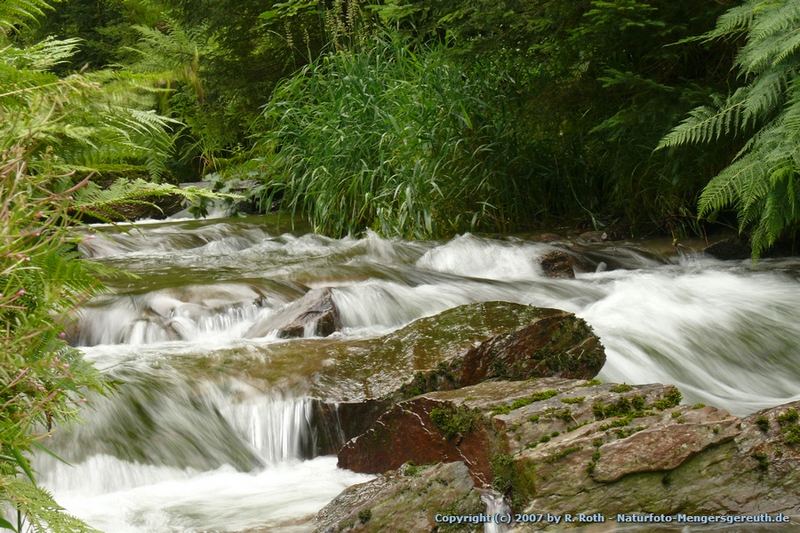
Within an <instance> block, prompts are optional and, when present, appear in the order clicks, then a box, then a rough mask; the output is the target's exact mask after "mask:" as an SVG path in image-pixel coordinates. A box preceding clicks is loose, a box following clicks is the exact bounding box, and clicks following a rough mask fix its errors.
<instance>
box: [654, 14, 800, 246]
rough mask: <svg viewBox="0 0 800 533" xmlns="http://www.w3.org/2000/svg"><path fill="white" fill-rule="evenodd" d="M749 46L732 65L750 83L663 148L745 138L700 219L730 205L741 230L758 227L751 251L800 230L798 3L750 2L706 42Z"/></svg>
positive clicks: (691, 120) (698, 112)
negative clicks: (741, 40)
mask: <svg viewBox="0 0 800 533" xmlns="http://www.w3.org/2000/svg"><path fill="white" fill-rule="evenodd" d="M740 37H743V38H744V40H745V42H744V45H743V46H742V47H741V48H740V49H739V52H738V53H737V55H736V59H735V65H736V68H737V69H738V70H739V72H740V73H741V78H742V79H743V80H744V81H745V84H744V85H743V86H742V87H740V88H738V89H737V90H736V91H735V92H733V93H732V94H730V95H729V96H728V97H727V98H718V99H716V101H715V102H714V103H713V104H712V105H707V106H702V107H698V108H697V109H695V110H694V111H692V112H691V114H690V115H689V117H688V118H687V119H686V120H685V121H684V122H683V123H682V124H681V125H680V126H678V127H676V128H675V129H674V130H673V131H672V132H671V133H670V134H669V135H667V136H666V137H665V138H664V139H663V140H662V142H661V146H662V147H668V146H679V145H685V144H695V143H698V144H699V143H711V142H720V141H721V139H722V138H723V137H725V136H736V135H737V134H738V135H740V136H743V137H745V138H746V139H747V142H746V143H745V144H744V147H743V148H742V150H741V151H740V152H739V154H738V155H737V156H736V158H735V159H734V161H733V162H732V163H731V164H730V165H729V166H727V167H726V168H725V169H724V170H723V171H722V172H720V173H719V174H717V175H716V176H715V177H714V178H713V179H712V180H711V181H710V182H709V183H708V185H707V186H706V187H705V189H704V190H703V194H702V196H701V197H700V205H699V211H700V215H701V216H704V215H708V214H709V213H712V212H717V211H719V210H721V209H723V208H726V207H729V206H733V207H735V208H736V211H737V212H738V216H739V217H738V218H739V227H740V230H742V231H744V230H746V229H749V228H751V227H752V228H753V231H752V246H753V253H754V254H755V255H758V254H760V253H762V252H763V251H764V250H766V249H767V248H769V247H770V246H771V245H773V244H774V243H775V241H776V240H777V239H778V238H779V237H780V236H781V235H782V234H784V233H785V232H796V231H797V228H798V225H800V4H799V3H797V2H794V1H791V0H783V1H772V0H770V1H765V0H750V1H747V2H745V3H744V4H743V5H741V6H738V7H736V8H733V9H731V10H730V11H728V12H727V13H726V14H725V15H724V16H723V17H720V19H719V22H718V23H717V26H716V27H715V28H714V29H713V30H711V31H709V32H708V33H706V34H705V35H704V36H703V38H705V39H707V40H717V39H737V38H740Z"/></svg>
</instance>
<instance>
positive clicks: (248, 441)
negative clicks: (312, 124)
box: [36, 216, 800, 533]
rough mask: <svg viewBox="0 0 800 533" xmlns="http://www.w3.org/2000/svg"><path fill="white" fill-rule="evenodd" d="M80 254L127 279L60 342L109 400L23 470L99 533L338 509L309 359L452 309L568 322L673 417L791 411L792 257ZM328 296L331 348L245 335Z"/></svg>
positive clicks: (796, 266)
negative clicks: (90, 369) (676, 407)
mask: <svg viewBox="0 0 800 533" xmlns="http://www.w3.org/2000/svg"><path fill="white" fill-rule="evenodd" d="M554 249H564V250H566V251H567V252H569V253H571V254H573V255H575V256H576V257H577V258H578V259H579V260H580V264H581V265H583V270H584V272H579V273H578V274H577V275H576V279H550V278H547V277H545V276H544V274H543V272H542V271H541V268H540V266H539V262H538V258H540V257H541V256H542V255H543V254H546V253H548V252H550V251H552V250H554ZM80 250H81V252H82V253H83V254H84V255H85V256H86V257H88V258H91V259H94V260H97V261H100V262H102V263H104V264H106V265H109V266H113V267H116V268H118V269H121V270H123V271H126V272H130V273H133V274H136V277H135V278H133V277H127V278H120V279H115V280H114V281H113V282H111V283H110V289H111V290H110V291H109V292H108V293H107V294H105V295H102V296H100V297H98V298H96V299H95V300H93V301H92V302H90V303H89V304H88V305H87V306H86V307H85V308H83V309H82V310H80V312H79V314H78V317H77V323H76V325H75V326H74V327H73V328H72V330H71V335H72V337H74V342H75V344H76V345H78V346H79V347H80V349H81V350H82V351H83V352H84V353H85V356H86V358H87V359H89V360H91V361H92V362H93V363H94V364H95V365H96V366H97V367H98V368H99V369H101V371H103V372H104V373H106V374H107V375H108V376H109V377H110V378H112V379H113V380H114V381H115V382H117V383H118V386H117V391H116V392H115V394H113V395H112V396H110V397H107V398H97V399H95V400H94V401H92V402H90V405H89V406H88V407H87V408H86V409H84V411H83V413H82V419H83V420H82V423H81V424H79V425H76V426H74V427H65V428H60V429H59V430H58V431H57V432H56V435H55V436H54V437H53V439H52V441H51V442H50V443H48V446H50V447H51V448H53V449H54V450H55V451H56V453H58V454H59V455H60V456H61V457H63V458H64V459H66V460H67V461H68V462H69V463H70V465H71V466H70V465H67V464H65V463H62V462H59V461H56V460H55V459H53V458H51V457H49V456H39V457H37V458H36V467H37V470H38V472H39V475H40V479H41V481H42V484H43V485H44V486H45V487H47V488H48V489H49V490H51V491H52V492H53V493H54V495H55V497H56V500H57V501H58V502H59V503H60V504H62V505H63V506H64V507H66V508H67V509H68V510H69V511H70V512H72V513H73V514H75V515H77V516H78V517H80V518H82V519H84V520H85V521H87V522H88V523H89V524H90V525H92V526H94V527H96V528H98V529H100V530H102V531H106V532H110V533H127V532H137V533H138V532H183V531H252V532H256V531H267V530H268V531H307V530H308V529H309V525H308V520H309V518H310V517H311V516H312V515H313V514H314V513H316V512H317V511H318V510H319V509H321V508H322V507H323V506H324V505H326V504H327V503H328V502H329V501H330V500H332V499H333V498H334V497H335V496H336V495H337V494H338V493H340V492H341V491H342V490H343V489H345V488H346V487H348V486H350V485H353V484H355V483H361V482H364V481H367V480H369V479H371V476H366V475H362V474H356V473H353V472H350V471H346V470H341V469H338V468H337V467H336V458H335V457H334V456H315V452H314V450H315V442H316V439H317V435H316V429H315V426H314V420H313V416H312V409H311V401H312V400H311V399H310V397H309V394H310V393H309V391H310V385H309V383H310V381H311V379H312V377H313V371H314V367H313V366H309V365H307V364H304V361H305V360H306V359H305V358H304V354H306V350H308V347H309V346H311V345H312V344H313V343H322V342H326V343H331V342H348V341H352V340H357V339H366V338H373V337H377V336H380V335H383V334H386V333H388V332H391V331H393V330H396V329H397V328H400V327H402V326H404V325H406V324H408V323H410V322H412V321H414V320H415V319H418V318H421V317H425V316H431V315H435V314H437V313H439V312H441V311H443V310H445V309H449V308H452V307H454V306H457V305H461V304H466V303H472V302H479V301H490V300H505V301H512V302H518V303H524V304H530V305H535V306H541V307H555V308H560V309H565V310H568V311H571V312H574V313H576V314H577V315H578V316H580V317H582V318H584V319H585V320H586V321H587V322H588V323H589V324H590V325H591V326H592V327H593V328H594V330H595V332H596V333H597V334H598V336H599V337H600V339H601V341H602V342H603V344H604V346H605V348H606V353H607V357H608V360H607V363H606V365H605V367H604V368H603V370H602V372H601V373H600V375H599V378H600V379H601V380H603V381H609V382H626V383H631V384H644V383H655V382H658V383H672V384H675V385H677V386H678V388H679V389H680V390H681V391H682V392H683V395H684V401H685V402H688V403H697V402H702V403H705V404H708V405H714V406H718V407H722V408H725V409H728V410H729V411H731V412H732V413H734V414H737V415H746V414H749V413H752V412H754V411H756V410H759V409H762V408H765V407H771V406H775V405H778V404H782V403H785V402H788V401H792V400H798V399H800V321H798V320H797V318H798V317H799V316H800V258H784V259H770V260H763V261H761V262H760V263H758V264H756V265H754V264H752V263H751V262H750V261H749V260H746V261H719V260H715V259H711V258H708V257H705V256H703V255H702V254H695V253H683V254H670V255H662V254H659V253H655V252H653V251H649V249H648V248H647V247H646V246H644V244H643V243H627V244H620V243H594V244H593V243H585V244H584V245H582V246H568V245H566V244H555V243H553V244H544V243H538V242H534V241H532V240H529V239H526V238H522V237H503V238H489V237H479V236H475V235H470V234H465V235H461V236H458V237H456V238H454V239H452V240H450V241H447V242H433V241H431V242H419V241H414V242H409V241H402V240H387V239H382V238H380V237H378V236H377V235H375V234H371V233H370V234H367V235H366V236H365V237H364V238H360V239H356V238H345V239H330V238H326V237H323V236H320V235H315V234H311V233H306V232H305V231H303V228H302V227H301V228H297V229H295V230H292V229H291V226H290V225H289V224H288V220H287V219H285V218H284V219H281V218H279V217H276V216H268V217H249V218H239V219H210V220H202V221H171V222H166V223H153V224H142V225H136V226H117V227H102V226H100V227H94V228H91V231H90V232H89V234H88V235H87V236H86V238H85V239H84V241H83V242H82V243H81V245H80ZM322 287H331V288H332V291H333V300H334V302H335V304H336V306H337V307H338V309H339V310H340V314H341V318H342V323H343V330H342V332H341V333H336V334H334V336H333V337H331V338H328V339H325V340H322V339H316V340H315V339H298V340H288V341H287V340H282V339H278V338H277V337H276V336H275V335H274V334H270V335H267V336H266V337H261V338H247V337H246V333H247V331H248V330H249V328H250V327H251V326H252V325H253V324H254V323H255V322H256V321H258V320H260V319H263V318H264V317H267V316H269V315H270V314H272V313H275V312H276V311H278V310H280V309H281V308H282V307H284V306H285V305H287V304H289V303H290V302H292V301H294V300H296V299H298V298H300V297H301V296H302V295H303V294H304V292H305V291H307V290H308V289H309V288H322ZM309 343H311V344H309ZM278 348H280V350H282V351H281V352H280V353H281V354H282V355H281V357H282V358H281V359H279V358H278V356H277V355H276V353H277V352H276V351H275V350H276V349H278ZM286 361H288V363H287V362H286ZM252 369H258V370H257V371H256V370H252Z"/></svg>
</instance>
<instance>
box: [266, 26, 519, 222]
mask: <svg viewBox="0 0 800 533" xmlns="http://www.w3.org/2000/svg"><path fill="white" fill-rule="evenodd" d="M493 98H495V97H494V96H493V95H492V93H491V90H490V87H488V86H487V85H486V83H485V82H484V81H483V80H481V79H480V78H472V79H470V78H467V77H465V76H464V75H463V73H462V72H460V71H459V70H457V69H456V68H455V67H454V66H453V65H452V64H450V63H449V61H448V60H447V56H446V50H444V49H443V48H442V47H438V48H437V49H420V50H418V51H416V52H413V51H411V50H409V49H408V48H407V47H405V46H403V43H402V42H400V41H399V40H398V39H394V40H392V39H390V38H376V39H375V41H374V42H370V43H368V44H367V45H366V46H365V47H364V48H363V50H359V51H355V52H351V51H348V50H345V51H342V52H339V53H337V54H334V55H331V56H325V57H323V58H321V59H319V60H318V61H316V62H314V63H313V64H312V65H310V66H309V67H307V68H305V69H303V70H302V71H301V72H300V73H299V74H298V75H296V76H295V77H293V78H291V79H290V80H289V81H287V82H286V83H284V84H282V85H281V86H280V87H279V88H278V89H277V91H276V92H275V94H274V95H273V99H272V101H271V102H270V105H269V106H268V107H267V108H266V110H265V118H266V121H265V122H266V123H265V125H264V126H262V127H264V128H265V133H264V134H263V136H261V137H260V138H259V143H260V145H259V149H260V150H261V151H265V152H268V154H267V155H266V156H265V157H263V158H261V159H258V160H257V162H258V163H260V168H264V169H265V170H266V172H269V173H271V174H272V175H273V176H275V177H274V178H273V179H272V180H271V181H270V182H269V187H268V188H266V189H265V194H266V195H267V196H270V195H274V194H280V195H282V196H283V198H284V204H285V205H287V206H289V207H291V208H294V209H300V210H301V211H302V212H304V213H307V214H308V215H309V217H310V219H311V220H312V222H313V223H314V226H315V228H316V229H317V230H318V231H322V232H325V233H332V234H335V235H343V234H346V233H348V232H358V231H360V230H361V229H363V228H365V227H371V228H372V229H374V230H377V231H379V232H381V233H383V234H389V235H402V236H406V237H426V236H429V235H431V234H443V233H450V232H455V231H461V230H465V229H470V228H474V227H483V228H497V227H502V225H503V221H502V220H501V217H502V215H503V214H504V213H505V212H507V211H508V210H509V209H510V208H511V207H509V206H510V205H511V204H513V203H514V202H517V201H519V197H518V196H515V194H514V191H513V189H511V188H510V187H509V188H505V187H503V180H502V175H501V171H502V170H503V165H498V164H497V163H498V158H497V157H494V155H493V154H492V152H493V151H494V146H495V145H496V144H498V142H499V141H500V140H501V138H502V137H503V135H504V132H503V131H502V130H500V129H498V128H497V127H496V126H495V124H494V123H493V121H492V120H491V114H492V112H493V110H494V108H495V107H496V105H497V104H496V103H495V102H490V100H491V99H493Z"/></svg>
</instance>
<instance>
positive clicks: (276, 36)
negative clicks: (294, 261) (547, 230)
mask: <svg viewBox="0 0 800 533" xmlns="http://www.w3.org/2000/svg"><path fill="white" fill-rule="evenodd" d="M793 6H794V4H793V3H792V2H788V1H783V2H767V1H766V0H764V1H762V2H756V1H747V2H745V3H744V4H743V5H741V6H736V5H730V4H725V3H708V4H704V5H703V7H702V9H698V8H697V6H696V5H695V4H693V3H691V2H687V1H677V2H676V1H668V0H620V1H614V2H608V1H605V0H581V1H577V2H567V1H564V0H535V1H532V2H518V1H514V0H503V1H501V2H490V1H488V0H471V1H469V2H452V1H450V0H434V1H432V2H428V1H422V0H382V1H375V2H367V1H365V0H332V1H328V2H319V1H318V0H302V1H301V0H289V1H287V2H271V1H270V2H263V1H260V0H258V1H257V0H245V1H244V2H232V1H231V0H221V1H214V2H211V1H205V0H203V1H192V2H189V1H187V0H183V1H179V2H162V1H158V0H147V1H144V0H104V1H102V2H101V1H99V0H73V1H70V2H66V3H65V5H64V9H60V10H59V11H58V12H57V13H53V14H52V15H50V16H48V18H47V21H46V23H45V24H44V25H43V26H42V27H41V28H40V29H39V30H38V36H39V37H43V36H45V35H47V34H48V33H50V32H55V33H56V34H57V35H58V36H59V37H60V38H62V39H63V38H68V37H73V36H75V35H73V34H72V33H71V32H76V34H77V36H79V37H81V38H83V39H84V40H85V42H84V44H83V45H82V46H81V49H80V51H79V52H78V55H74V54H73V55H72V56H71V57H72V59H70V60H69V61H68V62H66V63H65V64H63V65H61V66H59V67H57V68H58V69H62V70H63V69H67V70H70V69H71V70H70V71H71V72H74V71H77V70H79V69H80V68H81V67H82V66H83V65H86V64H88V65H89V72H87V73H85V74H84V76H91V75H93V73H92V72H91V70H92V67H98V66H101V65H107V64H111V63H113V62H121V63H123V64H124V65H126V66H127V70H126V71H125V72H127V73H128V74H129V75H131V76H133V74H132V73H136V74H135V76H138V77H139V79H140V80H141V79H147V80H148V83H149V86H150V87H153V86H155V87H158V88H159V90H158V92H156V93H153V92H151V93H150V94H149V96H148V97H153V96H155V97H157V98H156V100H155V101H156V103H155V109H156V110H157V111H158V112H159V113H160V114H161V115H162V116H166V117H169V119H170V120H175V121H177V122H179V123H180V124H181V125H180V126H178V125H177V123H172V124H171V125H170V127H168V128H163V127H162V128H161V129H162V130H163V131H170V132H171V133H172V134H173V137H172V142H173V145H172V146H174V147H175V148H174V149H173V150H172V152H171V153H169V154H168V155H167V157H166V159H164V162H165V165H164V168H165V171H166V175H168V176H170V177H172V178H173V179H174V178H178V179H184V180H194V179H196V176H198V174H201V175H202V174H211V175H212V177H217V176H218V175H220V174H221V175H222V176H225V177H235V178H247V179H256V180H258V181H259V182H261V184H262V186H261V187H259V188H258V190H257V191H256V193H257V194H258V195H259V196H260V197H261V198H262V199H270V200H280V199H281V198H285V200H284V204H283V207H284V208H289V209H295V210H300V211H302V212H303V213H304V214H305V215H307V216H308V217H309V219H311V220H312V222H314V224H315V226H316V227H317V228H318V229H319V230H321V231H326V232H329V233H332V234H343V233H347V232H358V231H360V230H363V229H365V228H373V229H376V230H378V231H381V232H383V233H386V234H396V235H406V236H416V237H422V236H430V235H440V236H444V235H448V234H451V233H453V232H457V231H463V230H465V229H470V228H475V229H485V230H492V231H510V230H519V229H526V228H530V227H537V226H541V225H545V224H553V223H558V224H564V223H566V224H569V225H581V226H594V227H607V228H611V229H613V230H617V231H618V233H621V234H641V233H644V232H653V231H655V232H660V233H672V234H673V235H680V234H684V233H687V232H700V231H703V224H705V223H707V222H708V221H717V222H721V223H723V224H725V223H727V222H728V221H734V219H732V218H731V217H730V216H729V214H728V212H726V211H725V210H724V208H726V207H734V208H735V209H736V211H738V213H739V221H738V222H739V226H740V228H741V229H742V230H744V231H748V230H750V229H752V230H753V231H754V236H753V237H754V238H753V244H754V251H756V252H757V253H758V252H760V251H762V250H764V249H765V248H766V247H768V246H770V245H771V244H772V243H773V242H774V241H775V240H776V239H777V238H778V237H779V236H780V235H787V234H791V233H792V231H793V228H794V227H795V222H793V221H795V220H796V218H795V217H796V215H795V213H796V209H795V208H794V207H793V205H794V204H793V203H792V202H793V201H792V200H791V199H792V198H794V196H793V192H792V191H794V190H795V185H794V178H791V179H790V178H789V177H788V176H790V175H792V172H791V171H789V170H788V169H790V168H792V167H791V164H789V161H790V159H791V158H792V156H791V154H792V150H793V149H792V147H791V146H790V145H789V144H787V143H791V139H792V138H793V136H792V135H789V134H788V133H791V132H788V131H783V133H782V134H780V135H778V134H777V133H776V134H775V135H774V136H773V135H769V136H766V137H768V138H771V139H773V140H774V139H777V138H778V137H780V138H782V139H783V140H782V141H781V142H780V143H778V144H775V143H770V142H768V141H767V140H765V141H764V142H757V139H760V138H761V134H762V133H764V132H767V131H769V130H771V129H775V128H777V127H778V126H780V127H782V128H788V129H789V130H792V131H795V130H796V128H795V127H794V124H793V122H792V120H791V116H792V114H791V113H790V112H788V111H787V112H786V113H779V112H778V111H780V110H781V109H783V107H784V106H785V104H786V105H788V104H789V103H790V102H792V101H793V100H792V96H791V94H792V87H793V82H792V80H793V77H792V76H793V74H792V73H793V72H794V69H795V62H796V49H797V46H796V39H794V38H793V33H792V32H794V31H796V24H797V21H796V8H795V7H793ZM726 10H728V11H727V12H726ZM720 17H721V18H720ZM718 18H720V19H719V24H718V26H717V28H716V29H713V28H714V25H715V22H716V20H717V19H718ZM697 36H701V37H700V38H698V37H697ZM28 44H30V43H28ZM737 48H738V49H739V51H738V53H737ZM733 62H735V64H736V65H738V67H739V70H740V72H741V74H742V75H741V76H739V77H738V78H737V77H736V76H735V72H732V71H731V70H730V68H729V67H730V65H731V63H733ZM429 71H436V72H439V73H442V75H440V76H433V75H430V73H429ZM107 75H108V74H106V76H107ZM118 75H119V71H118ZM101 83H106V84H107V83H108V82H107V81H103V82H101ZM737 87H739V88H738V89H737ZM726 93H728V94H731V96H730V97H729V98H728V99H725V98H722V97H717V96H715V95H718V94H726ZM141 96H143V95H141V94H140V95H139V97H141ZM715 98H716V100H715ZM715 101H717V102H718V103H719V105H718V106H717V105H715V104H713V102H715ZM710 102H711V105H709V103H710ZM747 102H749V103H747ZM742 106H754V107H752V109H749V110H746V111H745V110H743V109H744V108H743V107H742ZM137 108H140V109H141V108H142V107H141V106H138V107H137ZM692 109H695V111H692V115H691V117H694V118H690V119H689V120H688V121H687V122H686V123H685V124H684V125H683V126H681V128H679V129H678V130H676V131H675V132H674V133H673V134H669V132H670V130H671V129H672V128H673V127H675V125H676V124H678V123H679V122H680V121H681V119H682V118H683V117H685V116H686V114H687V113H689V112H690V111H691V110H692ZM726 110H727V111H726ZM339 111H342V112H339ZM714 116H716V117H717V125H716V126H713V127H711V128H706V129H705V130H703V133H702V134H701V135H693V134H691V131H695V132H699V131H700V129H702V128H704V127H706V126H704V124H708V123H706V122H703V121H704V120H706V119H708V120H714V119H713V118H711V117H714ZM780 117H783V118H780ZM734 125H735V126H734ZM695 126H696V127H695ZM773 126H774V127H775V128H773ZM692 128H694V130H693V129H692ZM698 128H699V129H698ZM726 131H730V133H733V132H734V131H737V132H740V133H741V134H742V135H739V136H736V135H729V136H727V138H723V137H726V136H725V135H723V134H724V133H725V132H726ZM775 131H777V130H775ZM680 132H683V133H684V134H683V135H682V134H681V133H680ZM709 132H710V133H709ZM668 134H669V135H668ZM667 135H668V136H667ZM665 136H667V137H665ZM751 137H752V139H753V142H752V143H748V142H747V139H748V138H751ZM662 138H663V139H664V142H663V143H661V144H659V142H660V141H661V139H662ZM700 140H702V141H713V142H712V143H706V144H705V145H704V146H699V145H698V144H699V143H697V142H696V141H700ZM688 144H694V145H695V146H680V147H678V145H688ZM658 147H661V148H669V149H661V150H657V148H658ZM740 150H743V151H742V152H741V153H740V154H739V155H738V156H737V153H739V151H740ZM154 154H158V152H157V151H156V152H154ZM756 160H758V161H762V163H761V164H759V165H752V164H751V163H752V162H754V161H756ZM731 161H734V162H733V164H731ZM764 161H768V162H766V163H763V162H764ZM729 165H730V166H729ZM759 168H760V169H761V170H758V169H759ZM765 168H768V171H767V170H764V169H765ZM751 169H752V170H753V171H754V172H756V171H757V172H758V173H759V175H760V176H762V178H763V177H764V176H771V177H770V178H763V179H757V180H750V181H748V183H750V185H748V186H747V187H745V186H744V185H740V184H741V183H743V182H742V179H741V177H742V176H743V174H742V173H741V172H740V171H741V170H744V174H748V175H755V173H754V172H750V170H751ZM714 176H718V178H716V179H714V180H713V181H712V182H711V184H710V185H709V187H708V188H707V189H706V193H705V194H704V195H703V196H702V199H701V202H700V210H699V215H700V217H699V218H698V216H697V215H698V211H697V205H698V200H699V199H700V193H701V192H702V191H703V189H704V187H705V186H706V185H707V184H708V183H709V180H711V178H712V177H714ZM726 176H727V177H726ZM781 176H783V177H781ZM756 182H758V183H759V184H760V185H758V186H756V185H755V183H756ZM767 182H769V185H767ZM745 189H746V190H745ZM766 189H769V190H770V191H771V192H767V190H766ZM784 193H785V194H784ZM282 195H285V196H282ZM262 205H263V206H264V208H265V209H266V208H269V207H271V206H274V205H275V202H272V201H264V202H262Z"/></svg>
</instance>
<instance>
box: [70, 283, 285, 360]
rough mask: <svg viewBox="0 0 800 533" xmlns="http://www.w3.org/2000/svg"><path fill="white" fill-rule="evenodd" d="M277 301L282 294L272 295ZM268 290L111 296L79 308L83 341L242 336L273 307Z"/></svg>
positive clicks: (194, 289)
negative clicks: (261, 315) (263, 313)
mask: <svg viewBox="0 0 800 533" xmlns="http://www.w3.org/2000/svg"><path fill="white" fill-rule="evenodd" d="M271 299H272V300H273V301H275V302H276V303H278V302H280V301H281V298H280V297H278V296H273V297H272V298H271ZM266 300H267V299H266V298H265V296H264V293H263V292H261V291H259V290H256V289H254V288H253V287H248V286H244V285H234V284H217V285H200V286H188V287H182V288H181V289H180V290H175V289H163V290H157V291H153V292H150V293H146V294H137V295H131V296H106V297H103V298H100V299H98V300H96V301H95V302H92V304H91V305H90V306H87V307H84V308H83V309H81V310H80V311H78V314H77V326H76V327H75V329H76V330H77V334H76V335H75V338H73V339H72V341H73V344H75V345H77V346H96V345H99V344H152V343H158V342H166V341H174V340H198V339H200V338H203V337H224V338H230V339H235V338H241V337H242V336H243V335H244V332H245V331H247V329H248V328H249V327H250V326H251V325H252V324H253V323H254V322H255V320H256V318H258V316H259V315H260V314H261V313H262V312H263V311H265V310H268V309H269V308H270V306H269V304H268V303H267V301H266Z"/></svg>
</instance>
